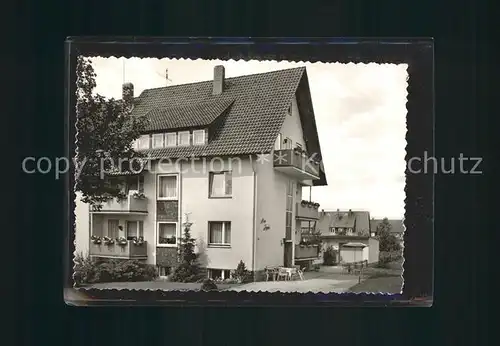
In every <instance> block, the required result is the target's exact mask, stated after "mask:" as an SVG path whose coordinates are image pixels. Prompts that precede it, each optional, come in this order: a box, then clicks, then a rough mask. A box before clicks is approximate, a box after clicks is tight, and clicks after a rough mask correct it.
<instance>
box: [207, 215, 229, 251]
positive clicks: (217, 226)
mask: <svg viewBox="0 0 500 346" xmlns="http://www.w3.org/2000/svg"><path fill="white" fill-rule="evenodd" d="M208 244H209V245H223V246H229V245H231V222H229V221H223V222H220V221H217V222H214V221H211V222H209V223H208Z"/></svg>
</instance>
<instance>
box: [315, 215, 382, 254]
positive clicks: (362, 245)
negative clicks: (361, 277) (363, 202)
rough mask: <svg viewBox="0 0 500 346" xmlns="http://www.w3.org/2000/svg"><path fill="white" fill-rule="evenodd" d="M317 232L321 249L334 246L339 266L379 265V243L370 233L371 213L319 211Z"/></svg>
mask: <svg viewBox="0 0 500 346" xmlns="http://www.w3.org/2000/svg"><path fill="white" fill-rule="evenodd" d="M317 230H318V231H319V232H320V233H321V239H322V247H323V248H322V250H325V249H326V248H327V247H329V246H331V247H333V249H335V250H336V251H337V258H336V262H337V263H352V262H359V261H368V263H375V262H378V258H379V241H378V240H377V239H376V238H375V237H372V236H371V234H370V213H369V212H367V211H353V210H350V209H349V210H345V211H341V210H337V211H324V210H322V211H321V212H320V218H319V220H318V222H317Z"/></svg>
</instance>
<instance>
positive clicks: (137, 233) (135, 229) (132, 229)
mask: <svg viewBox="0 0 500 346" xmlns="http://www.w3.org/2000/svg"><path fill="white" fill-rule="evenodd" d="M139 237H144V223H143V222H142V221H127V240H133V239H134V238H136V239H137V238H139Z"/></svg>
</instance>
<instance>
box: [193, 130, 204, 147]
mask: <svg viewBox="0 0 500 346" xmlns="http://www.w3.org/2000/svg"><path fill="white" fill-rule="evenodd" d="M204 144H205V130H195V131H193V145H204Z"/></svg>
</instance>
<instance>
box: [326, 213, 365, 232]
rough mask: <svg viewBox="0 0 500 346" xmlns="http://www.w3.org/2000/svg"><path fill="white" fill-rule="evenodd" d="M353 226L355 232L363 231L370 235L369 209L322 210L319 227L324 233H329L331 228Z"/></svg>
mask: <svg viewBox="0 0 500 346" xmlns="http://www.w3.org/2000/svg"><path fill="white" fill-rule="evenodd" d="M331 227H335V228H338V227H340V228H353V229H354V232H356V233H357V232H362V233H363V234H364V235H366V236H369V235H370V234H369V230H370V213H369V212H368V211H356V210H351V211H350V212H349V211H340V210H339V211H321V212H320V218H319V220H318V224H317V228H318V230H320V231H321V233H322V234H324V235H328V234H329V233H330V228H331Z"/></svg>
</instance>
